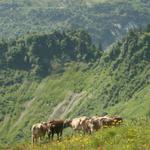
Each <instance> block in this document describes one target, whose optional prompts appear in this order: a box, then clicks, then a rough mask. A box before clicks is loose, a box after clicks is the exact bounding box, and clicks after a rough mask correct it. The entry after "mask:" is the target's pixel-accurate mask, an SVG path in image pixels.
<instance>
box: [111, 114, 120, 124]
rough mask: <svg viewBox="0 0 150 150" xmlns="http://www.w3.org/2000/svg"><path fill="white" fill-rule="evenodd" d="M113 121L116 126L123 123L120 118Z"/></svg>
mask: <svg viewBox="0 0 150 150" xmlns="http://www.w3.org/2000/svg"><path fill="white" fill-rule="evenodd" d="M112 119H113V120H114V124H115V125H120V124H121V123H122V122H123V118H122V117H120V116H113V117H112Z"/></svg>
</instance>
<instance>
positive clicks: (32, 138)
mask: <svg viewBox="0 0 150 150" xmlns="http://www.w3.org/2000/svg"><path fill="white" fill-rule="evenodd" d="M34 140H35V139H34V136H33V135H32V144H34Z"/></svg>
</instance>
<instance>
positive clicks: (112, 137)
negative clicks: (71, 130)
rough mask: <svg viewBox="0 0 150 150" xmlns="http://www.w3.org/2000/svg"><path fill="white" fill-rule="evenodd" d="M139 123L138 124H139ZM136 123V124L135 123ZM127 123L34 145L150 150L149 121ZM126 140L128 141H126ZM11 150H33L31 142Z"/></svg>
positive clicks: (64, 149) (61, 149)
mask: <svg viewBox="0 0 150 150" xmlns="http://www.w3.org/2000/svg"><path fill="white" fill-rule="evenodd" d="M136 121H137V122H138V123H137V122H136ZM135 122H136V123H135ZM135 122H134V123H133V122H125V124H124V125H122V126H120V127H116V128H109V129H108V128H106V129H103V130H101V131H98V132H96V133H94V134H92V135H79V134H78V135H74V136H68V137H63V140H62V141H56V140H55V141H53V142H52V141H51V142H47V141H45V142H44V143H42V144H36V145H34V149H36V150H70V149H72V150H76V149H78V148H80V149H81V150H85V149H86V150H97V149H98V150H105V149H107V150H120V149H121V150H149V149H150V143H149V142H148V141H149V138H150V134H149V133H150V128H149V123H150V122H149V120H147V119H146V118H145V119H143V120H135ZM125 139H126V140H125ZM3 149H9V150H16V149H21V150H26V149H28V150H33V146H32V144H31V143H29V142H23V143H21V144H15V145H13V146H8V147H7V148H4V147H3Z"/></svg>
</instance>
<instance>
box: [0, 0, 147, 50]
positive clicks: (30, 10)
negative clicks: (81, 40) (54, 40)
mask: <svg viewBox="0 0 150 150" xmlns="http://www.w3.org/2000/svg"><path fill="white" fill-rule="evenodd" d="M149 6H150V2H149V1H141V0H126V1H124V0H112V1H109V0H92V1H91V0H57V1H54V0H40V1H37V0H28V1H25V0H13V1H12V0H7V1H4V0H2V1H0V37H1V38H3V39H7V38H11V39H13V38H14V37H18V36H21V35H23V34H24V33H30V32H44V33H47V32H50V31H52V30H55V29H57V30H62V29H64V30H68V29H80V28H83V29H84V30H87V31H88V32H89V33H90V34H91V36H92V39H93V40H94V42H96V43H97V44H98V45H100V43H101V44H102V46H103V47H107V46H108V45H110V44H112V43H113V42H114V41H115V40H116V39H120V37H122V35H125V33H126V32H127V31H128V29H130V28H135V27H141V26H144V25H146V24H148V23H149V22H150V17H149V15H150V9H149Z"/></svg>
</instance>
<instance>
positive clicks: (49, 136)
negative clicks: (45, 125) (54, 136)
mask: <svg viewBox="0 0 150 150" xmlns="http://www.w3.org/2000/svg"><path fill="white" fill-rule="evenodd" d="M48 139H49V141H50V140H51V133H48Z"/></svg>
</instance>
